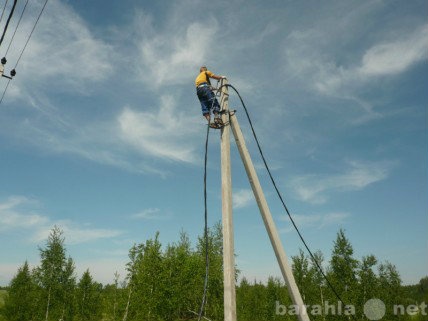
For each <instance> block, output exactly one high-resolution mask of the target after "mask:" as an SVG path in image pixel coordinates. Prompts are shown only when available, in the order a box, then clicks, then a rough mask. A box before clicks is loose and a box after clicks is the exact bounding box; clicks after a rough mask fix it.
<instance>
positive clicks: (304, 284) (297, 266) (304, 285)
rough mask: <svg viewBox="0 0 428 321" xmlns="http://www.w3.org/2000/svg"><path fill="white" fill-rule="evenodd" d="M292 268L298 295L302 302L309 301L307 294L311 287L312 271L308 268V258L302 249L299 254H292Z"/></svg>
mask: <svg viewBox="0 0 428 321" xmlns="http://www.w3.org/2000/svg"><path fill="white" fill-rule="evenodd" d="M291 260H292V270H293V275H294V278H295V280H296V284H297V287H298V288H299V291H300V295H301V296H302V299H303V301H304V302H309V300H310V298H309V294H310V292H311V287H312V278H313V275H312V274H313V271H312V270H310V268H309V259H308V257H307V256H306V255H305V253H304V252H303V251H302V249H300V250H299V254H298V255H295V256H292V257H291Z"/></svg>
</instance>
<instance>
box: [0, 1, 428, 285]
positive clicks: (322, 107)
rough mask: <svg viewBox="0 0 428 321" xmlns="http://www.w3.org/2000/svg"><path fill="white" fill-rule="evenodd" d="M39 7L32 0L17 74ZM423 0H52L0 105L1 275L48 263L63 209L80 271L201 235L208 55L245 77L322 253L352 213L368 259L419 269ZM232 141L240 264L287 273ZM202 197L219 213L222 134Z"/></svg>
mask: <svg viewBox="0 0 428 321" xmlns="http://www.w3.org/2000/svg"><path fill="white" fill-rule="evenodd" d="M42 4H43V2H42V1H40V0H37V1H30V2H29V5H28V8H27V12H26V13H25V15H24V18H23V20H22V22H21V25H20V26H19V29H18V31H17V34H16V36H15V39H14V41H13V42H12V46H11V49H10V50H9V52H8V55H7V59H8V64H7V65H6V71H7V72H8V71H9V70H10V68H11V66H13V65H14V64H15V62H16V60H17V57H18V56H19V53H20V51H21V50H22V48H23V45H24V43H25V41H26V37H28V34H29V32H30V30H31V27H32V25H33V23H34V21H35V18H36V16H37V14H38V13H39V11H40V8H41V6H42ZM23 5H24V3H18V6H17V14H16V15H15V16H14V18H13V19H12V21H11V24H10V27H9V28H10V29H9V32H8V33H7V35H6V38H5V40H4V44H3V45H2V46H1V47H0V55H2V56H3V55H4V53H5V51H6V44H8V43H9V41H10V37H11V35H12V30H13V29H14V27H15V26H16V22H17V20H18V14H19V13H20V12H21V10H22V8H23ZM8 8H10V5H8ZM8 8H7V9H8ZM427 13H428V3H427V2H426V1H341V0H340V1H339V0H338V1H333V0H332V1H322V2H320V1H317V2H315V1H263V2H260V1H233V0H232V1H231V0H228V1H215V2H207V1H198V0H183V1H136V0H135V1H133V0H123V1H105V0H103V1H101V0H91V1H83V0H75V1H65V0H50V1H49V2H48V5H47V7H46V10H45V12H44V14H43V16H42V18H41V20H40V22H39V24H38V26H37V29H36V31H35V33H34V34H33V37H32V38H31V41H30V43H29V45H28V47H27V49H26V51H25V53H24V55H23V57H22V59H21V61H20V63H19V67H18V68H17V76H16V77H15V79H14V80H13V81H12V82H11V83H10V85H9V88H8V90H7V92H6V95H5V98H4V100H3V102H2V104H1V105H0V244H1V245H0V257H1V259H0V284H1V285H5V284H7V283H8V282H9V281H10V279H11V278H12V277H13V275H14V273H15V272H16V269H17V267H18V266H19V265H21V264H22V263H23V262H24V261H25V260H28V261H29V262H30V263H31V264H32V265H33V266H34V265H37V264H38V260H39V255H38V254H39V253H38V250H37V247H38V246H43V245H44V244H45V240H46V237H47V235H48V234H49V231H50V229H51V228H52V227H53V226H54V225H58V226H60V227H61V228H62V229H63V230H64V232H65V238H66V246H67V249H68V254H69V255H71V256H72V257H73V259H74V260H75V262H76V268H77V272H78V273H79V274H80V273H82V271H84V270H86V269H87V268H89V269H90V270H91V272H92V273H93V275H94V276H95V278H96V279H97V280H98V281H100V282H104V283H108V282H113V274H114V272H115V271H118V272H119V273H120V274H121V278H123V277H124V276H125V275H124V268H125V264H126V262H127V253H128V250H129V248H130V247H131V246H132V244H133V243H138V242H143V241H144V240H146V239H147V238H151V237H153V236H154V235H155V233H156V231H159V232H160V239H161V241H162V242H163V244H164V245H166V244H167V243H170V242H175V241H177V240H178V239H179V233H180V231H181V230H184V231H186V232H187V233H188V234H189V236H190V239H191V240H192V242H194V243H195V242H196V239H197V236H198V235H201V234H202V232H203V152H204V140H205V129H206V127H205V123H204V119H203V118H202V117H201V114H200V106H199V102H198V100H197V97H196V95H195V89H194V78H195V77H196V75H197V72H198V70H199V66H200V65H202V64H206V65H207V66H208V68H209V69H210V70H211V71H213V72H214V73H217V74H220V75H225V76H227V77H228V79H229V82H230V83H231V84H233V85H234V86H235V87H236V88H238V90H239V91H240V93H241V95H242V97H243V98H244V100H245V102H246V105H247V107H248V109H249V112H250V114H251V116H252V119H253V122H254V126H255V130H256V132H257V134H258V136H259V139H260V142H261V145H262V146H263V150H264V153H265V156H266V158H267V160H268V162H269V164H270V166H271V167H272V170H273V174H274V176H275V178H276V180H277V183H278V186H279V188H280V190H281V191H282V193H283V195H284V197H285V200H286V203H287V206H288V207H289V209H290V210H291V212H292V213H293V215H294V217H295V220H296V222H297V224H298V225H299V227H300V229H301V231H302V233H303V235H304V236H305V238H306V240H307V242H308V244H309V246H310V247H311V248H312V250H314V251H315V250H318V249H319V250H321V251H322V252H323V253H324V256H325V257H326V260H328V259H329V257H330V253H331V249H332V246H333V242H334V240H335V238H336V233H337V232H338V230H339V229H340V228H343V229H344V230H345V231H346V235H347V236H348V238H349V239H350V241H351V243H352V245H353V246H354V250H355V256H356V257H357V258H361V257H362V256H364V255H368V254H374V255H375V256H376V257H378V259H379V260H380V261H381V262H384V261H390V262H391V263H393V264H395V265H396V266H397V268H398V270H399V271H400V273H401V276H402V279H403V281H404V283H415V282H417V281H418V280H419V279H420V278H421V277H423V276H425V275H426V274H427V271H428V270H427V268H428V255H427V254H428V242H427V241H428V240H427V236H426V231H427V227H428V216H427V213H428V211H427V210H428V199H427V193H428V187H427V184H428V172H427V164H428V159H427V158H428V157H427V156H428V153H427V146H428V144H427V143H428V142H427V139H428V135H427V134H428V131H427V129H428V124H427V120H428V115H427V107H428V106H427V105H428V91H427V90H426V89H427V88H428V20H427ZM3 25H4V20H3V21H2V25H1V29H3V27H2V26H3ZM5 86H6V79H5V78H3V79H2V80H0V90H3V89H4V88H5ZM230 106H231V108H233V109H237V110H238V112H237V117H238V120H239V122H240V124H241V127H242V130H243V132H244V135H245V136H246V140H247V145H248V148H249V150H250V153H251V154H252V157H253V162H254V163H255V165H256V167H257V169H258V173H259V177H260V180H261V183H262V186H263V188H264V189H265V194H266V197H267V200H268V203H269V205H270V208H271V212H272V214H273V216H274V219H275V222H276V224H277V227H278V230H279V231H280V235H281V239H282V241H283V244H284V247H285V250H286V252H287V254H288V256H291V255H296V254H297V253H298V250H299V248H302V244H301V243H300V241H299V239H298V238H297V235H296V233H295V232H294V230H292V228H291V225H290V222H289V221H288V219H287V217H286V215H285V213H284V211H283V209H282V207H281V204H280V203H279V201H278V199H277V198H276V196H275V194H274V191H273V189H272V187H271V185H270V183H269V180H268V177H267V175H266V171H265V170H264V168H263V166H262V162H261V159H260V157H259V155H258V154H257V149H256V146H255V143H254V141H253V139H252V137H251V133H250V130H249V127H248V123H247V120H246V119H245V114H244V112H243V110H242V108H241V107H240V103H239V101H238V99H237V97H236V96H234V95H231V98H230ZM231 143H232V144H231V146H232V175H233V177H232V180H233V191H234V225H235V245H236V254H237V264H238V268H239V269H240V270H241V271H242V273H241V275H242V276H246V277H248V278H249V279H255V278H257V279H258V280H265V279H266V278H267V276H269V275H274V276H279V275H280V272H279V269H278V268H277V263H276V260H275V257H274V254H273V251H272V249H271V247H270V243H269V240H268V237H267V234H266V232H265V230H264V226H263V223H262V220H261V218H260V214H259V213H258V209H257V206H256V203H255V202H254V200H253V198H252V194H251V190H250V186H249V183H248V181H247V178H246V175H245V172H244V169H243V166H242V164H241V162H240V159H239V155H238V153H237V151H236V147H235V145H234V143H233V141H232V142H231ZM208 198H209V200H208V203H209V223H210V225H213V224H215V223H216V222H218V221H219V220H220V219H221V194H220V150H219V133H218V132H212V135H211V140H210V144H209V172H208Z"/></svg>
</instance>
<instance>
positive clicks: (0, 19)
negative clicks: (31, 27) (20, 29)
mask: <svg viewBox="0 0 428 321" xmlns="http://www.w3.org/2000/svg"><path fill="white" fill-rule="evenodd" d="M8 2H9V0H6V1H5V2H4V6H3V10H2V12H1V17H0V23H1V22H2V20H3V15H4V11H5V10H6V6H7V3H8Z"/></svg>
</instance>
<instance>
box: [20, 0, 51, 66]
mask: <svg viewBox="0 0 428 321" xmlns="http://www.w3.org/2000/svg"><path fill="white" fill-rule="evenodd" d="M47 3H48V0H46V1H45V3H44V5H43V7H42V10H41V11H40V13H39V16H38V17H37V20H36V23H35V24H34V26H33V29H32V30H31V32H30V35H29V36H28V39H27V42H26V43H25V45H24V48H23V49H22V51H21V54H20V55H19V58H18V60H17V61H16V65H15V68H16V67H17V66H18V63H19V61H20V60H21V57H22V55H23V54H24V51H25V48H27V45H28V43H29V42H30V39H31V36H32V35H33V32H34V29H36V26H37V23H38V22H39V20H40V17H41V16H42V14H43V11H44V10H45V7H46V4H47Z"/></svg>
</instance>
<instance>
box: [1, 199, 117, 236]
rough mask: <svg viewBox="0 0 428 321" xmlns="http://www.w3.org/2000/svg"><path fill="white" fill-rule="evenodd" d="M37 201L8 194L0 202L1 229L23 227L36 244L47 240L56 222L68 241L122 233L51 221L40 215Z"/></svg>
mask: <svg viewBox="0 0 428 321" xmlns="http://www.w3.org/2000/svg"><path fill="white" fill-rule="evenodd" d="M39 210H40V204H39V202H38V201H37V200H33V199H29V198H27V197H24V196H10V197H9V198H7V199H6V200H4V201H2V202H0V231H13V230H17V229H25V230H27V231H28V241H31V242H35V243H38V242H40V241H42V240H45V239H47V237H48V235H49V233H50V231H51V230H52V228H53V227H54V226H55V225H57V226H59V227H60V228H61V229H62V230H63V231H64V233H65V236H66V239H67V243H70V244H78V243H86V242H90V241H95V240H98V239H104V238H113V237H116V236H119V235H121V234H122V233H123V232H122V231H119V230H115V229H102V228H90V227H87V226H81V225H80V224H78V223H75V222H73V221H71V220H54V219H52V218H50V217H49V216H48V215H45V214H39V213H38V211H39Z"/></svg>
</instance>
